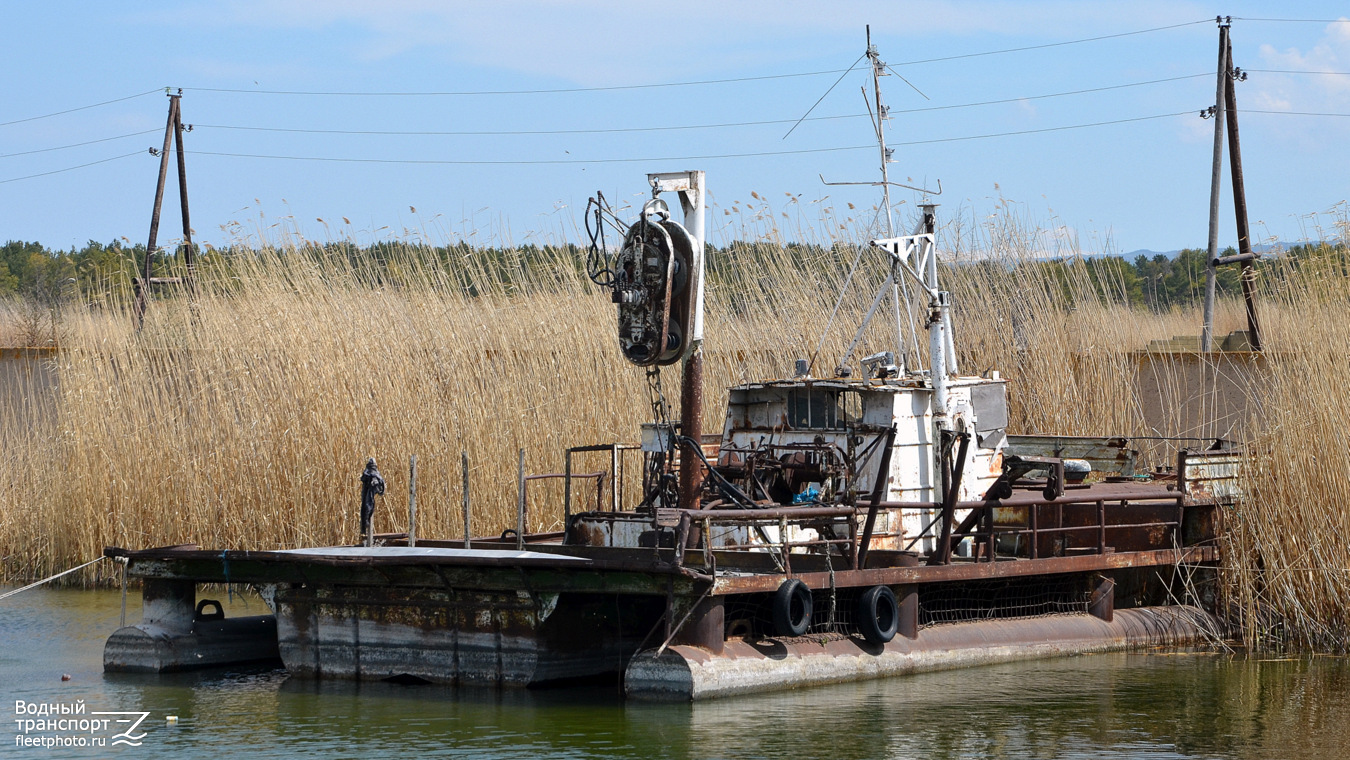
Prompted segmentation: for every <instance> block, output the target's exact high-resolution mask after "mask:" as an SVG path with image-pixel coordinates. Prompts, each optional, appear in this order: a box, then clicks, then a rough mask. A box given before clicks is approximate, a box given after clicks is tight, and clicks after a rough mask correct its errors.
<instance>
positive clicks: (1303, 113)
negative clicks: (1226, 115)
mask: <svg viewBox="0 0 1350 760" xmlns="http://www.w3.org/2000/svg"><path fill="white" fill-rule="evenodd" d="M1238 113H1240V114H1247V113H1268V114H1275V115H1278V116H1342V117H1344V116H1350V113H1326V112H1323V113H1318V112H1316V111H1261V110H1257V109H1251V110H1244V109H1241V108H1239V109H1238Z"/></svg>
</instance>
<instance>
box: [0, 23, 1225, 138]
mask: <svg viewBox="0 0 1350 760" xmlns="http://www.w3.org/2000/svg"><path fill="white" fill-rule="evenodd" d="M1212 22H1213V19H1209V18H1206V19H1201V20H1199V21H1187V22H1184V23H1180V24H1169V25H1167V26H1155V27H1151V28H1149V29H1136V30H1134V31H1129V32H1117V33H1115V34H1103V35H1098V36H1096V37H1083V38H1081V39H1076V40H1064V41H1062V42H1047V43H1044V44H1041V45H1026V46H1023V47H1015V48H1002V49H999V50H984V51H980V52H976V53H963V54H960V55H949V56H942V57H939V58H924V59H919V60H913V61H902V62H899V63H893V64H889V65H890V66H915V65H918V64H922V63H938V62H941V61H955V60H959V59H963V58H978V57H981V56H988V55H1002V54H1005V53H1021V52H1026V51H1029V50H1042V49H1045V48H1053V47H1063V46H1065V45H1079V44H1082V43H1085V42H1099V41H1101V40H1110V39H1118V38H1121V37H1131V36H1135V35H1139V34H1150V33H1153V32H1162V31H1167V30H1169V29H1180V28H1182V27H1187V26H1194V25H1196V24H1208V23H1212ZM856 67H857V63H856V62H855V63H854V65H853V66H850V67H848V68H846V69H825V70H821V71H802V72H795V73H790V74H766V75H762V76H752V77H731V78H726V79H701V80H694V81H686V82H657V83H652V84H624V85H610V86H606V87H558V88H547V89H529V90H446V91H425V92H423V91H405V92H378V91H359V90H358V91H340V90H249V89H244V88H232V87H184V88H183V89H184V90H188V91H196V92H227V93H236V94H243V95H304V96H333V97H348V96H350V97H379V96H387V97H430V96H452V97H458V96H477V95H551V94H562V93H575V92H612V91H619V90H644V89H653V88H658V87H691V86H696V85H706V84H731V83H736V82H760V81H765V80H772V79H791V78H796V77H812V76H824V75H826V74H847V73H848V72H850V71H853V70H854V69H855V68H856ZM0 126H3V125H0Z"/></svg>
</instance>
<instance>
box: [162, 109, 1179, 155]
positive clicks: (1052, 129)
mask: <svg viewBox="0 0 1350 760" xmlns="http://www.w3.org/2000/svg"><path fill="white" fill-rule="evenodd" d="M1194 113H1196V111H1194V110H1191V111H1178V112H1176V113H1165V114H1157V115H1153V116H1136V117H1133V118H1128V119H1113V120H1110V121H1096V122H1090V123H1087V124H1067V125H1063V126H1058V127H1043V128H1040V129H1023V130H1017V131H1013V132H995V133H990V134H982V135H966V136H962V137H942V138H935V139H931V140H914V141H910V142H901V143H896V145H927V144H931V143H944V142H961V141H965V140H984V139H988V138H993V137H1011V136H1014V135H1029V134H1037V133H1041V132H1060V131H1064V130H1069V129H1086V128H1089V127H1103V126H1108V125H1112V124H1127V123H1131V122H1138V121H1150V120H1154V119H1166V118H1170V117H1173V116H1185V115H1188V114H1194ZM875 148H876V146H875V145H844V146H838V147H831V148H804V149H799V150H769V151H755V152H749V153H719V154H709V155H701V156H655V157H651V156H648V157H642V158H558V159H542V160H490V159H399V158H345V157H337V156H286V155H275V154H261V153H229V152H223V151H200V150H194V151H189V153H190V154H192V155H198V156H221V157H226V158H261V159H272V160H278V161H328V162H338V163H358V164H427V165H455V166H538V165H565V164H617V163H635V162H644V161H645V162H655V161H698V160H710V159H722V158H759V157H764V156H791V155H801V154H807V153H837V152H841V151H853V150H874V149H875Z"/></svg>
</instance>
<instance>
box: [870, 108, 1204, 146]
mask: <svg viewBox="0 0 1350 760" xmlns="http://www.w3.org/2000/svg"><path fill="white" fill-rule="evenodd" d="M1195 113H1198V111H1194V110H1193V111H1178V112H1176V113H1160V114H1157V115H1155V116H1136V117H1134V118H1130V119H1112V120H1111V121H1094V122H1091V123H1088V124H1066V125H1064V126H1060V127H1043V128H1041V129H1020V130H1017V131H1015V132H991V133H989V134H986V135H965V136H962V137H938V138H934V139H932V140H911V141H909V142H897V143H889V144H890V145H931V144H933V143H947V142H962V141H965V140H986V139H989V138H991V137H1013V136H1016V135H1034V134H1039V133H1042V132H1063V131H1065V130H1068V129H1087V128H1088V127H1105V126H1109V125H1111V124H1128V123H1130V122H1135V121H1152V120H1154V119H1167V118H1171V117H1173V116H1186V115H1190V114H1195Z"/></svg>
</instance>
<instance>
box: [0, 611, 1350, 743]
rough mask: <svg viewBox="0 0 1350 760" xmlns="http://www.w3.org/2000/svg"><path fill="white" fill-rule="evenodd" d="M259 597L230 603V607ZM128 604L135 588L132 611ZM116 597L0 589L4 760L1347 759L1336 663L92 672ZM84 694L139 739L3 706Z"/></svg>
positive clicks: (1155, 658)
mask: <svg viewBox="0 0 1350 760" xmlns="http://www.w3.org/2000/svg"><path fill="white" fill-rule="evenodd" d="M260 607H261V603H260V602H259V601H258V600H257V598H256V597H254V598H252V599H251V600H248V601H247V605H245V603H244V600H236V602H235V604H233V605H227V614H229V615H239V614H259V613H260V612H261V609H260ZM139 610H140V600H139V598H136V597H134V596H133V597H132V598H131V599H130V600H129V602H128V619H129V620H130V621H131V622H136V621H138V620H139V617H140V614H139ZM119 611H120V599H119V596H118V594H117V593H116V592H106V591H48V590H34V591H29V592H25V593H23V594H20V595H18V596H16V597H12V598H10V599H7V600H4V601H3V602H0V712H3V713H6V714H8V716H7V717H6V718H5V721H4V722H3V723H0V757H35V758H36V757H42V758H57V757H127V758H131V757H187V758H211V759H212V760H235V757H231V756H230V755H227V754H225V753H239V754H238V755H237V758H238V759H239V760H242V758H243V757H245V756H247V757H249V758H283V757H284V758H295V757H325V758H326V757H373V756H385V755H388V756H409V757H472V758H542V757H568V758H630V757H632V758H646V757H673V758H755V757H775V758H817V757H818V758H832V759H838V758H911V757H912V758H966V757H969V758H986V757H992V758H1028V757H1032V758H1050V757H1084V758H1086V757H1113V758H1114V757H1143V758H1171V757H1201V758H1209V757H1221V758H1230V757H1231V758H1272V757H1295V758H1345V757H1350V661H1346V660H1343V659H1333V658H1317V659H1291V660H1270V659H1258V658H1237V657H1229V656H1222V655H1214V654H1194V653H1183V654H1169V653H1152V654H1114V655H1097V656H1086V657H1071V658H1065V659H1059V660H1045V661H1039V662H1030V663H1018V664H1011V665H999V666H991V667H983V668H972V669H966V670H958V671H951V672H946V673H931V674H924V675H916V676H910V677H904V678H893V679H888V680H883V681H871V682H865V683H856V684H844V685H839V686H831V687H824V688H817V689H806V690H799V691H793V692H786V693H781V694H767V695H762V696H754V697H742V698H736V699H727V700H720V701H712V702H705V703H701V704H696V705H687V704H676V705H645V704H625V703H624V702H623V701H622V700H621V699H619V696H618V694H617V693H615V692H614V691H613V690H610V689H588V690H554V691H537V692H506V693H497V692H492V691H481V692H479V691H463V690H460V691H456V690H454V689H447V688H441V687H434V686H398V685H393V684H384V683H376V684H352V683H334V682H323V683H315V682H306V681H299V680H296V679H291V678H288V677H287V676H286V674H285V673H284V672H282V671H261V672H260V671H251V672H220V671H212V672H209V673H198V674H190V675H175V676H135V677H132V676H127V675H104V674H103V672H102V648H103V640H104V638H105V637H106V636H107V634H108V633H110V632H111V631H112V630H114V629H115V628H116V626H117V623H118V616H119ZM62 674H68V675H70V676H71V679H70V680H69V681H64V682H63V681H62V680H61V676H62ZM78 700H83V701H84V704H85V705H86V710H87V711H88V712H92V711H148V712H149V713H150V716H149V717H148V718H147V719H146V720H145V721H144V722H143V723H142V724H141V725H140V727H139V729H138V731H139V732H141V733H144V734H145V737H144V738H143V739H142V740H141V742H142V743H141V746H139V747H128V746H116V747H114V746H105V747H86V748H79V747H70V748H66V747H56V748H43V747H22V748H20V747H17V746H16V744H15V737H16V735H23V729H22V727H21V726H19V725H18V724H16V723H15V722H14V721H15V720H16V719H24V718H27V717H31V716H27V715H23V716H16V715H15V714H14V713H15V702H16V701H23V702H25V703H30V702H31V703H42V704H52V703H56V704H76V703H77V701H78ZM169 715H177V716H178V718H179V720H178V723H177V725H175V726H170V725H168V724H167V722H166V717H167V716H169ZM61 717H69V716H61ZM115 733H117V731H115V730H113V731H104V732H101V733H100V734H99V735H101V736H104V737H109V736H112V735H113V734H115ZM29 735H30V736H52V737H56V736H63V735H79V732H71V731H50V732H36V731H33V732H30V733H29ZM85 735H86V736H88V735H90V734H89V733H88V732H86V733H85Z"/></svg>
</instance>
